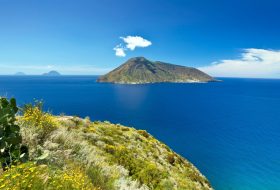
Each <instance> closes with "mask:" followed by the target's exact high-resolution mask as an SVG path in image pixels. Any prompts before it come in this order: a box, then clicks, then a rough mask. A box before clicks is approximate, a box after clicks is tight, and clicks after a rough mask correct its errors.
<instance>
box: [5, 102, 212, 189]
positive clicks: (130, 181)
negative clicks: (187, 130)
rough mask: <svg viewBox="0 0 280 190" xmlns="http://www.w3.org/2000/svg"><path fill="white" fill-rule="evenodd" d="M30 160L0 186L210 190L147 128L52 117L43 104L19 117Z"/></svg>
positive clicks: (13, 170)
mask: <svg viewBox="0 0 280 190" xmlns="http://www.w3.org/2000/svg"><path fill="white" fill-rule="evenodd" d="M17 123H18V125H19V126H20V132H21V136H22V144H24V145H26V146H27V147H28V150H29V161H28V162H25V163H16V164H13V165H12V167H11V168H7V170H6V171H1V172H0V189H65V190H66V189H67V190H68V189H69V190H71V189H77V190H78V189H96V190H97V189H99V190H114V189H115V190H118V189H120V190H148V189H158V190H173V189H180V190H183V189H211V186H210V184H209V182H208V181H207V179H206V178H205V177H204V176H203V175H202V174H200V172H199V171H198V170H197V169H196V168H195V167H194V166H193V165H192V164H191V163H189V162H188V161H187V160H186V159H184V158H183V157H181V156H179V155H178V154H176V153H175V152H174V151H172V150H171V149H170V148H168V146H166V145H165V144H163V143H162V142H160V141H158V140H157V139H155V138H154V137H152V136H151V135H150V134H149V133H147V132H146V131H143V130H136V129H134V128H130V127H125V126H122V125H120V124H111V123H110V122H106V121H105V122H100V121H94V122H91V121H90V119H89V118H85V119H81V118H78V117H73V116H53V115H51V114H49V113H44V112H42V111H41V106H40V104H38V105H36V106H31V105H29V106H26V107H25V109H24V111H23V115H22V116H18V118H17Z"/></svg>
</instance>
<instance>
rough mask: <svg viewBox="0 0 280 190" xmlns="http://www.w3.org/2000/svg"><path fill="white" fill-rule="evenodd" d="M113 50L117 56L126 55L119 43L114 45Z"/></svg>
mask: <svg viewBox="0 0 280 190" xmlns="http://www.w3.org/2000/svg"><path fill="white" fill-rule="evenodd" d="M113 50H115V55H116V56H118V57H125V56H126V53H125V50H126V49H125V48H124V47H122V46H121V44H120V45H117V46H116V47H114V49H113Z"/></svg>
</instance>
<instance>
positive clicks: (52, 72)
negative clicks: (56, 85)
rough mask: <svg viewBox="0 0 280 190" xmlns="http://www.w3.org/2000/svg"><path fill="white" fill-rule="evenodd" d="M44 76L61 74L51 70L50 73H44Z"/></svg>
mask: <svg viewBox="0 0 280 190" xmlns="http://www.w3.org/2000/svg"><path fill="white" fill-rule="evenodd" d="M43 76H61V74H60V73H59V72H57V71H50V72H48V73H43Z"/></svg>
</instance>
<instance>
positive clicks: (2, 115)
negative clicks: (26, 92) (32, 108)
mask: <svg viewBox="0 0 280 190" xmlns="http://www.w3.org/2000/svg"><path fill="white" fill-rule="evenodd" d="M17 112H18V107H17V105H16V100H15V99H14V98H11V99H10V101H8V100H7V99H6V98H3V97H1V98H0V162H1V164H2V167H3V169H5V167H9V166H10V165H11V164H13V163H15V162H17V161H26V160H27V159H28V149H27V147H26V146H23V145H22V144H21V143H22V137H21V135H20V128H19V126H18V125H17V124H16V113H17Z"/></svg>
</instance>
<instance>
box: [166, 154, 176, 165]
mask: <svg viewBox="0 0 280 190" xmlns="http://www.w3.org/2000/svg"><path fill="white" fill-rule="evenodd" d="M167 161H168V162H169V163H170V164H172V165H174V164H175V154H174V153H168V155H167Z"/></svg>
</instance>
